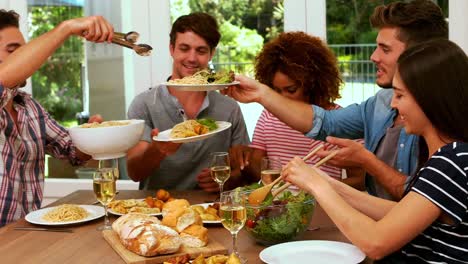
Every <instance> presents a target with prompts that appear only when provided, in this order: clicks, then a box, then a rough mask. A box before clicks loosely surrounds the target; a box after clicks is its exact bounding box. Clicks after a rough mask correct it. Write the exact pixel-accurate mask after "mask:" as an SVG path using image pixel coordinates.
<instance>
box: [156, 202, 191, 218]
mask: <svg viewBox="0 0 468 264" xmlns="http://www.w3.org/2000/svg"><path fill="white" fill-rule="evenodd" d="M188 207H190V203H189V201H187V200H185V199H175V200H172V201H169V202H167V203H165V204H164V206H163V208H162V215H163V216H165V215H166V214H167V213H169V212H172V211H175V210H178V209H185V208H188Z"/></svg>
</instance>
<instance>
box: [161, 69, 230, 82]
mask: <svg viewBox="0 0 468 264" xmlns="http://www.w3.org/2000/svg"><path fill="white" fill-rule="evenodd" d="M233 81H234V72H233V71H229V72H222V71H221V72H217V73H211V72H209V71H208V70H201V71H198V72H196V73H194V74H193V75H192V76H185V77H184V78H182V79H174V80H169V81H168V83H170V84H178V85H180V84H187V85H206V84H227V83H231V82H233Z"/></svg>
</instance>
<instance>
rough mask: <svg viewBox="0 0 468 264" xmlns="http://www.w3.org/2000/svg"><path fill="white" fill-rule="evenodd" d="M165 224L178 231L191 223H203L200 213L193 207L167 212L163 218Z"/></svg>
mask: <svg viewBox="0 0 468 264" xmlns="http://www.w3.org/2000/svg"><path fill="white" fill-rule="evenodd" d="M162 223H163V225H166V226H169V227H171V228H173V229H174V230H176V231H177V232H182V231H183V230H184V229H185V228H187V227H188V226H190V225H193V224H196V225H203V221H202V219H201V217H200V215H199V214H198V213H197V212H196V211H195V210H193V209H191V208H177V209H175V210H171V211H169V212H167V213H166V214H165V215H164V216H163V219H162Z"/></svg>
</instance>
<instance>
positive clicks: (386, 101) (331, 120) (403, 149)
mask: <svg viewBox="0 0 468 264" xmlns="http://www.w3.org/2000/svg"><path fill="white" fill-rule="evenodd" d="M392 96H393V89H381V90H380V91H378V92H377V93H376V94H375V95H374V96H372V97H370V98H369V99H367V100H366V101H364V102H362V103H361V104H353V105H350V106H348V107H345V108H341V109H338V110H329V111H327V110H325V109H323V108H321V107H318V106H316V105H313V106H312V107H313V110H314V120H313V124H314V125H313V128H312V129H311V130H310V131H309V132H308V133H307V134H306V136H308V137H310V138H315V139H320V140H325V138H326V137H327V136H335V137H340V138H349V139H358V138H364V145H365V147H366V148H367V149H368V150H369V151H371V152H373V153H375V151H376V149H377V147H378V145H379V142H380V140H381V139H382V137H383V136H384V135H385V132H386V130H387V128H388V127H390V126H392V125H393V120H394V118H395V116H396V114H397V113H396V110H395V109H392V108H391V106H390V103H391V100H392ZM417 161H418V137H417V136H415V135H408V134H406V131H405V129H402V130H401V132H400V137H399V139H398V153H397V160H396V164H389V165H390V166H392V167H393V166H395V169H397V170H398V171H399V172H401V173H403V174H405V175H408V176H409V177H408V179H407V180H406V184H405V185H407V184H408V183H409V181H410V180H411V176H412V175H414V174H415V172H416V168H417ZM367 177H369V176H368V175H366V178H367ZM366 187H367V191H368V192H369V193H370V194H372V195H376V192H375V187H374V186H373V185H370V184H369V182H368V180H366Z"/></svg>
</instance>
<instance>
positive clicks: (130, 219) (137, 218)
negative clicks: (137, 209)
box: [112, 213, 161, 236]
mask: <svg viewBox="0 0 468 264" xmlns="http://www.w3.org/2000/svg"><path fill="white" fill-rule="evenodd" d="M147 222H148V223H156V224H160V223H161V221H159V219H157V218H156V217H154V216H149V215H147V214H140V213H129V214H126V215H123V216H121V217H119V218H118V219H117V220H115V221H114V223H112V229H113V230H114V231H115V232H116V233H117V234H118V235H119V236H120V232H121V230H122V227H123V226H124V225H125V226H129V227H134V226H137V225H141V224H143V223H147Z"/></svg>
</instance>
